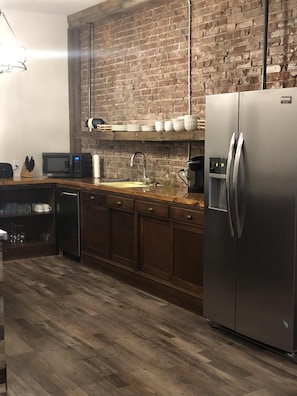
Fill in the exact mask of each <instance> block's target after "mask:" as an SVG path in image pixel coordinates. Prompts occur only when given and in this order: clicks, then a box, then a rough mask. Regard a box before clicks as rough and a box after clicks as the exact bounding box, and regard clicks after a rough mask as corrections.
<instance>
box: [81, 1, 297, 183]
mask: <svg viewBox="0 0 297 396" xmlns="http://www.w3.org/2000/svg"><path fill="white" fill-rule="evenodd" d="M191 3H192V7H191V11H192V24H191V26H192V40H191V81H192V84H191V97H192V99H191V108H192V114H198V115H200V116H201V117H202V118H204V116H205V95H208V94H213V93H223V92H234V91H244V90H255V89H260V88H261V76H262V59H263V21H264V16H263V13H264V6H263V1H260V0H208V1H205V0H192V1H191ZM268 35H269V39H268V59H267V88H281V87H288V86H295V85H296V76H297V52H296V49H297V7H296V0H286V1H285V0H271V1H270V9H269V30H268ZM87 47H88V27H87V26H86V28H85V29H82V31H81V48H82V51H81V55H82V98H81V119H82V130H85V128H84V121H85V120H86V119H87V117H88V85H87V77H88V70H87V66H88V63H87ZM93 54H94V57H93V62H92V65H93V67H92V109H91V110H92V111H91V114H92V116H94V117H102V118H103V119H104V120H106V121H107V122H109V123H117V122H118V123H127V122H131V123H133V122H139V123H146V122H148V121H151V120H153V121H154V120H157V119H164V120H165V119H168V118H172V117H173V116H177V115H181V114H187V113H188V108H189V101H188V1H187V0H169V1H166V2H160V3H159V4H157V5H153V6H151V7H145V8H143V9H141V10H138V11H135V12H132V13H130V14H127V15H126V14H123V15H117V16H114V17H109V18H107V19H106V20H100V22H98V23H97V24H94V28H93ZM87 136H88V138H86V139H84V138H83V139H82V144H83V150H84V151H87V150H90V151H92V152H99V154H101V155H102V156H103V157H104V158H105V160H106V161H105V162H106V167H105V171H106V173H107V175H106V176H107V177H112V176H114V177H116V174H115V173H116V172H118V169H119V168H121V172H123V173H125V169H122V166H121V167H120V163H121V164H124V163H128V162H129V161H127V159H128V158H129V156H130V155H131V153H132V152H133V151H135V150H136V149H137V150H138V149H140V148H141V150H142V151H145V152H146V153H148V164H149V167H151V168H152V169H153V168H155V169H156V167H158V166H159V165H160V166H165V165H164V164H165V163H167V164H169V168H170V169H171V170H172V172H175V171H176V168H179V167H182V166H184V165H185V162H186V160H187V144H185V143H184V144H183V143H179V144H174V143H166V144H162V143H159V144H157V143H145V144H141V143H138V144H136V143H135V144H134V143H132V144H131V143H120V142H111V143H110V144H108V143H106V142H97V141H96V140H94V139H92V138H91V139H89V138H90V135H89V134H88V135H87ZM165 147H166V148H165ZM177 147H178V149H177ZM192 151H193V155H196V154H199V153H201V152H203V147H201V145H199V144H194V145H193V150H192ZM181 152H183V154H181ZM115 153H122V154H121V155H122V159H123V161H118V159H115V158H114V157H117V154H115ZM117 158H118V157H117ZM112 161H116V162H117V163H118V166H117V167H116V169H112V167H111V165H107V164H111V162H112ZM156 164H157V165H156ZM165 167H166V166H165ZM108 169H109V171H108ZM126 171H128V170H127V169H126ZM129 171H130V170H129ZM108 172H109V173H108ZM156 172H157V171H156ZM165 172H167V170H166V171H165V170H164V172H163V174H164V173H165ZM173 178H174V179H175V176H174V177H173Z"/></svg>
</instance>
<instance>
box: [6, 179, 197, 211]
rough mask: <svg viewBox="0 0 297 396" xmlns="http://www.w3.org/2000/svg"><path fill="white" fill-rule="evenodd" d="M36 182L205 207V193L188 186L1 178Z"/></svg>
mask: <svg viewBox="0 0 297 396" xmlns="http://www.w3.org/2000/svg"><path fill="white" fill-rule="evenodd" d="M34 184H56V185H58V186H62V187H65V188H69V187H70V188H71V187H73V188H79V189H98V190H104V191H112V192H117V193H121V194H127V195H135V196H137V197H144V198H145V197H147V198H155V199H160V200H163V201H167V202H176V203H181V204H185V205H191V206H197V207H199V208H201V209H203V208H204V194H199V193H188V191H187V187H186V186H181V187H172V188H171V187H169V188H168V187H163V186H158V187H155V186H145V187H133V188H121V187H115V186H110V185H106V184H104V185H102V184H100V181H99V180H97V179H93V178H82V179H68V178H67V179H54V178H53V179H51V178H46V177H33V178H14V179H0V188H1V186H3V187H5V186H22V185H24V186H25V185H26V186H27V185H34Z"/></svg>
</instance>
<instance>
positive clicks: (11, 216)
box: [0, 184, 56, 261]
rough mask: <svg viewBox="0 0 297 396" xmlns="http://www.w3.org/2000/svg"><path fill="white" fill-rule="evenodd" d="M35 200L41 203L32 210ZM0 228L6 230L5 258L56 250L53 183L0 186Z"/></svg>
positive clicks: (49, 252) (28, 255) (52, 252)
mask: <svg viewBox="0 0 297 396" xmlns="http://www.w3.org/2000/svg"><path fill="white" fill-rule="evenodd" d="M36 203H39V204H45V205H44V206H45V207H44V208H43V209H42V205H41V206H40V205H39V207H38V211H34V204H36ZM47 205H49V206H48V207H47V208H46V206H47ZM0 228H1V229H3V230H5V231H7V233H8V241H4V242H3V258H4V260H5V261H7V260H14V259H19V258H26V257H36V256H47V255H52V254H56V233H55V185H49V184H35V185H22V186H5V187H1V188H0Z"/></svg>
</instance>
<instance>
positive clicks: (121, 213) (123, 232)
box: [106, 195, 135, 268]
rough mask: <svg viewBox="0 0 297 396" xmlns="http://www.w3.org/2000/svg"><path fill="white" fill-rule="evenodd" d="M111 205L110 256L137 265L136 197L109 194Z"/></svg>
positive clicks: (128, 264)
mask: <svg viewBox="0 0 297 396" xmlns="http://www.w3.org/2000/svg"><path fill="white" fill-rule="evenodd" d="M106 205H107V206H108V207H109V241H110V250H109V253H110V258H111V259H112V260H114V261H115V262H117V263H120V264H124V265H126V266H128V267H132V268H134V267H135V220H134V219H135V217H134V199H133V198H130V197H125V196H121V195H107V196H106Z"/></svg>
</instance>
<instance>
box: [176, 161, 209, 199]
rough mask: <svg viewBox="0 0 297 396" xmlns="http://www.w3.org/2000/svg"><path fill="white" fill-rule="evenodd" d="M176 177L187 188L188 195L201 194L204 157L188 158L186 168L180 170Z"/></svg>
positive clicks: (202, 189)
mask: <svg viewBox="0 0 297 396" xmlns="http://www.w3.org/2000/svg"><path fill="white" fill-rule="evenodd" d="M178 176H179V177H180V179H181V180H182V181H183V182H184V183H185V184H186V185H187V186H188V192H189V193H203V192H204V156H198V157H192V158H190V159H189V161H188V167H186V168H183V169H180V170H179V171H178Z"/></svg>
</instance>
